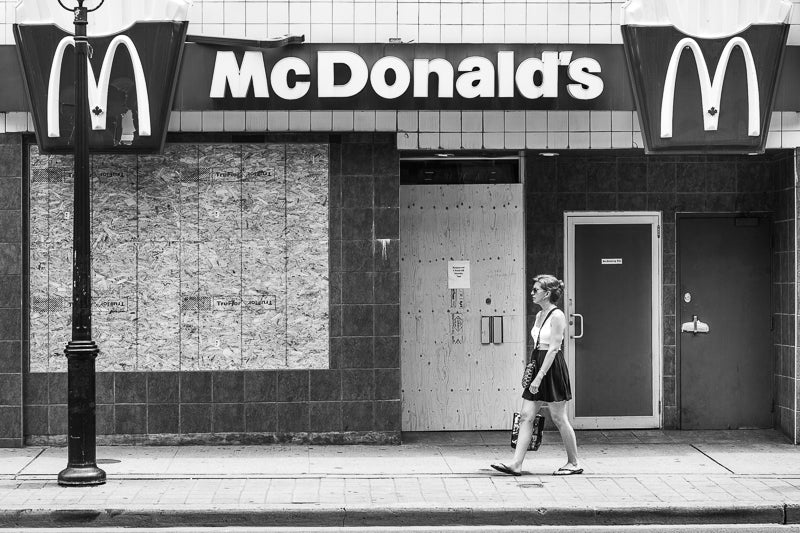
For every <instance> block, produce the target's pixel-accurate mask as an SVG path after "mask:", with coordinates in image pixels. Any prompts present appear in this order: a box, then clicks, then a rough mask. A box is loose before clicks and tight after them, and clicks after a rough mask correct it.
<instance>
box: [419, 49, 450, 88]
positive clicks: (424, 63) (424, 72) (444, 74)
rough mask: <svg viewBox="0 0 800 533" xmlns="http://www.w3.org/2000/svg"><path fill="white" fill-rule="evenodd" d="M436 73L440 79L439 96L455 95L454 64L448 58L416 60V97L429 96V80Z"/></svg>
mask: <svg viewBox="0 0 800 533" xmlns="http://www.w3.org/2000/svg"><path fill="white" fill-rule="evenodd" d="M431 73H435V74H436V76H437V78H438V81H439V92H438V93H437V96H439V98H452V97H453V78H454V75H453V65H451V64H450V62H449V61H447V60H446V59H442V58H439V57H437V58H436V59H415V60H414V98H427V97H428V80H429V78H430V75H431Z"/></svg>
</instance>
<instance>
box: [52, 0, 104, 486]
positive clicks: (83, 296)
mask: <svg viewBox="0 0 800 533" xmlns="http://www.w3.org/2000/svg"><path fill="white" fill-rule="evenodd" d="M85 1H86V0H77V2H78V6H77V7H75V8H74V9H70V8H68V7H67V6H65V5H64V3H63V2H62V0H58V3H59V4H60V5H61V7H63V8H64V9H66V10H67V11H73V12H74V13H75V119H74V124H75V131H74V135H73V139H74V142H75V152H74V154H75V171H74V176H73V178H74V181H75V186H74V211H75V212H74V216H73V225H72V232H73V243H72V250H73V253H72V340H71V341H70V342H69V343H67V347H66V349H65V350H64V353H65V354H66V356H67V381H68V392H67V410H68V441H67V446H68V459H67V467H66V468H65V469H64V470H62V471H61V472H59V474H58V484H59V485H65V486H87V485H102V484H103V483H105V482H106V473H105V472H104V471H103V470H101V469H100V468H98V467H97V462H96V454H95V439H96V434H95V368H94V362H95V358H96V357H97V353H98V351H99V350H98V348H97V344H95V342H94V341H93V340H92V280H91V275H92V271H91V264H92V259H91V241H90V239H91V219H90V209H89V202H90V197H89V94H88V83H87V75H88V74H87V67H86V63H87V61H88V56H89V54H88V48H89V43H88V40H87V38H86V26H87V23H88V19H87V16H88V13H89V12H90V11H94V10H96V9H97V8H99V7H100V6H101V5H103V1H105V0H102V1H101V2H100V4H98V5H97V7H95V8H94V9H91V10H90V9H88V8H87V7H85V6H84V5H83V4H84V2H85ZM101 112H102V111H101Z"/></svg>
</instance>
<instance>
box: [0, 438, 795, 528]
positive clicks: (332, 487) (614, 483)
mask: <svg viewBox="0 0 800 533" xmlns="http://www.w3.org/2000/svg"><path fill="white" fill-rule="evenodd" d="M507 441H508V435H507V432H474V433H428V434H406V435H404V444H403V445H401V446H310V445H274V446H183V447H175V446H164V447H134V446H105V447H98V449H97V457H98V465H99V466H100V467H101V468H103V469H104V470H105V471H106V472H107V474H108V482H107V483H106V484H105V485H102V486H99V487H91V488H63V487H59V486H58V484H57V483H56V474H57V473H58V472H59V471H60V470H61V469H63V468H64V467H65V466H66V457H67V451H66V448H49V447H30V448H24V449H0V527H45V526H51V527H52V526H54V525H62V526H67V525H69V526H74V527H91V526H107V527H110V526H119V527H136V526H140V527H141V526H178V525H182V526H197V527H200V526H215V525H217V526H220V525H226V526H339V527H342V526H388V525H395V526H396V525H408V526H436V525H481V524H485V525H538V524H542V525H544V524H549V525H570V524H585V525H604V524H706V523H762V524H767V523H771V524H783V523H789V524H798V523H800V447H797V446H793V445H791V444H789V443H788V442H787V441H786V440H785V439H784V437H783V436H782V435H780V434H779V433H778V432H775V431H755V430H753V431H722V432H679V431H612V432H608V431H603V432H601V431H584V432H578V443H579V451H580V453H581V458H582V463H583V464H582V466H583V467H584V468H585V474H584V475H580V476H567V477H555V476H552V475H550V474H551V472H552V471H553V470H555V469H556V468H558V467H559V466H561V465H562V464H563V463H564V462H565V455H564V451H563V448H562V447H561V444H560V440H559V436H558V433H555V432H546V433H545V437H544V444H543V445H542V447H541V449H540V450H539V451H538V452H530V453H529V454H528V457H527V460H526V463H525V468H526V469H527V470H528V471H529V474H528V475H524V476H521V477H510V476H504V475H502V474H499V473H498V472H495V471H494V470H492V469H491V468H490V467H489V464H490V463H492V462H495V461H506V460H508V459H510V457H511V448H510V447H509V446H508V444H507Z"/></svg>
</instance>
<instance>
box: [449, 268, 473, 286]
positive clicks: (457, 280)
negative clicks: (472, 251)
mask: <svg viewBox="0 0 800 533" xmlns="http://www.w3.org/2000/svg"><path fill="white" fill-rule="evenodd" d="M447 288H448V289H469V261H448V262H447Z"/></svg>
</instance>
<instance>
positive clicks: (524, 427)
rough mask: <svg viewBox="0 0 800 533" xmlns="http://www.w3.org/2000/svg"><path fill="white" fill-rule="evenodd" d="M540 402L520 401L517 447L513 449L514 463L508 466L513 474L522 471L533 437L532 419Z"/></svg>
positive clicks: (537, 410)
mask: <svg viewBox="0 0 800 533" xmlns="http://www.w3.org/2000/svg"><path fill="white" fill-rule="evenodd" d="M540 407H541V402H533V401H530V400H522V411H520V413H519V415H520V416H519V437H517V447H516V448H515V449H514V461H513V462H512V463H511V464H510V465H508V466H509V468H511V469H512V470H514V471H515V472H519V471H520V470H521V469H522V462H523V461H524V460H525V453H526V452H527V451H528V445H529V444H530V442H531V438H532V437H533V419H534V418H536V413H538V412H539V408H540Z"/></svg>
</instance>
